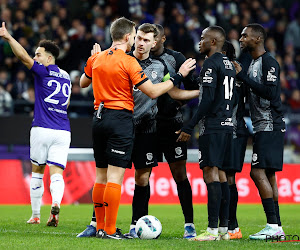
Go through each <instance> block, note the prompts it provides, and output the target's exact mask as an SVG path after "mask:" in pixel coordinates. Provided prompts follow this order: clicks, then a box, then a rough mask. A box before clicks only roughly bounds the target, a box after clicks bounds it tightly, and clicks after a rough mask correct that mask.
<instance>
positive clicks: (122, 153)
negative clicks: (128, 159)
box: [111, 148, 125, 155]
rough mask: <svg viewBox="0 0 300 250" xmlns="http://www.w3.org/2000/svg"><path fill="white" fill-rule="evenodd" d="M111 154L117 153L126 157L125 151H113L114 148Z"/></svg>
mask: <svg viewBox="0 0 300 250" xmlns="http://www.w3.org/2000/svg"><path fill="white" fill-rule="evenodd" d="M111 152H112V153H116V154H120V155H125V152H124V151H120V150H116V149H113V148H112V149H111Z"/></svg>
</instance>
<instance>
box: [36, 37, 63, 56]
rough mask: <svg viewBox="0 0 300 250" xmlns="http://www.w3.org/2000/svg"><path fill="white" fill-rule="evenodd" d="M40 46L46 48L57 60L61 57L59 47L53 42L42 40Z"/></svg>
mask: <svg viewBox="0 0 300 250" xmlns="http://www.w3.org/2000/svg"><path fill="white" fill-rule="evenodd" d="M38 46H39V47H43V48H45V51H46V52H48V53H50V54H52V55H53V56H54V58H55V59H56V58H57V57H58V56H59V47H58V46H57V44H56V43H55V42H53V41H51V40H42V41H40V42H39V44H38Z"/></svg>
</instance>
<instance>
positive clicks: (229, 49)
mask: <svg viewBox="0 0 300 250" xmlns="http://www.w3.org/2000/svg"><path fill="white" fill-rule="evenodd" d="M222 51H225V52H226V56H227V57H228V59H229V60H230V61H233V60H235V59H236V57H235V49H234V47H233V45H232V43H231V42H229V41H227V40H226V41H225V42H224V45H223V48H222Z"/></svg>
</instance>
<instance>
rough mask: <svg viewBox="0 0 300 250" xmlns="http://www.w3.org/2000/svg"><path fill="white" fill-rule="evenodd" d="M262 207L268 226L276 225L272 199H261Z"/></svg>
mask: <svg viewBox="0 0 300 250" xmlns="http://www.w3.org/2000/svg"><path fill="white" fill-rule="evenodd" d="M261 201H262V205H263V207H264V210H265V214H266V216H267V223H268V224H277V223H278V222H277V217H276V213H275V205H274V201H273V198H267V199H262V200H261Z"/></svg>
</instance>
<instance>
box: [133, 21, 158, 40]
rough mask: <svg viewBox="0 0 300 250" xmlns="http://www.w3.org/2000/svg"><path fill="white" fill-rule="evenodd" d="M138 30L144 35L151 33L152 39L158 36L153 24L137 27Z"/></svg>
mask: <svg viewBox="0 0 300 250" xmlns="http://www.w3.org/2000/svg"><path fill="white" fill-rule="evenodd" d="M138 30H140V31H143V32H144V33H146V34H147V33H153V36H154V38H155V37H157V35H158V29H157V28H156V26H155V25H154V24H151V23H144V24H142V25H141V26H139V27H138Z"/></svg>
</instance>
